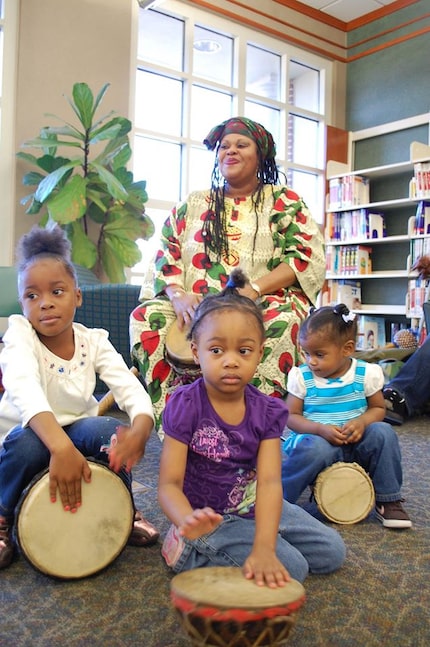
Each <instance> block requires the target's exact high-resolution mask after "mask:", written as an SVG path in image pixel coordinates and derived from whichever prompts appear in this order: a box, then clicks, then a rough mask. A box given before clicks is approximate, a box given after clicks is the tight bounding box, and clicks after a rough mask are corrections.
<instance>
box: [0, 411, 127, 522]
mask: <svg viewBox="0 0 430 647" xmlns="http://www.w3.org/2000/svg"><path fill="white" fill-rule="evenodd" d="M122 424H123V423H122V422H120V421H119V420H117V419H115V418H111V417H109V416H98V417H92V418H82V419H81V420H77V421H76V422H74V423H73V424H71V425H68V426H67V427H65V428H64V431H65V432H66V433H67V435H68V436H69V438H70V439H71V441H72V442H73V444H74V445H75V447H76V448H77V449H78V450H79V451H80V452H81V453H82V454H83V455H84V456H85V457H86V458H90V457H91V458H93V459H95V460H97V461H100V462H102V463H105V464H107V463H108V460H109V455H108V449H109V447H110V444H111V440H112V436H115V434H116V428H117V427H118V426H119V425H122ZM50 457H51V456H50V453H49V451H48V449H47V448H46V447H45V445H44V444H43V443H42V441H41V440H40V439H39V437H38V436H37V435H36V434H35V433H34V431H32V429H30V427H24V428H22V427H19V426H18V427H15V428H14V429H13V430H12V431H11V432H10V433H9V434H8V435H7V436H6V438H5V440H4V442H3V447H2V449H1V451H0V515H1V516H3V517H6V518H7V519H10V520H12V519H13V516H14V511H15V508H16V505H17V503H18V501H19V498H20V496H21V494H22V492H23V490H24V489H25V488H26V487H27V485H28V484H29V483H30V482H31V481H32V480H33V478H34V477H35V476H37V475H38V474H39V472H42V471H43V470H45V469H46V468H47V467H48V466H49V461H50ZM119 476H120V477H121V479H122V480H123V481H124V483H125V485H126V486H127V487H128V489H129V490H131V474H130V473H128V472H126V471H125V470H121V472H120V473H119Z"/></svg>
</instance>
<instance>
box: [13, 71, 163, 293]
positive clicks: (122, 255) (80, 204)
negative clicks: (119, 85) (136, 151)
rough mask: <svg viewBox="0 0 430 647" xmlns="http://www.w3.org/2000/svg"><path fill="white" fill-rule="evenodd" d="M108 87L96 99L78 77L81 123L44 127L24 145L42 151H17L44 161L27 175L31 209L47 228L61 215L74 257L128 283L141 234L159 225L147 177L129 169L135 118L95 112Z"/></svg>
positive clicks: (75, 95)
mask: <svg viewBox="0 0 430 647" xmlns="http://www.w3.org/2000/svg"><path fill="white" fill-rule="evenodd" d="M108 87H109V84H108V83H107V84H105V85H104V86H103V87H102V88H101V90H100V92H99V93H98V95H97V96H96V98H95V99H94V95H93V93H92V91H91V90H90V88H89V87H88V85H87V84H86V83H75V85H74V86H73V92H72V99H70V98H69V97H66V98H67V101H68V102H69V104H70V106H71V108H72V110H73V112H74V113H75V116H76V117H77V120H78V125H77V126H75V125H73V124H71V123H68V122H64V121H63V120H60V121H61V122H62V125H60V126H46V127H43V128H42V129H41V131H40V135H39V137H37V138H35V139H31V140H29V141H26V142H24V144H23V145H22V146H23V147H25V148H38V149H41V151H42V152H41V155H40V156H39V157H37V156H35V155H31V154H29V153H27V152H19V153H18V154H17V156H18V157H19V158H20V159H22V160H25V161H26V162H30V163H31V164H33V165H35V166H36V167H37V170H33V171H30V172H28V173H26V174H25V175H24V177H23V184H24V185H26V186H30V187H35V188H34V191H33V192H32V193H31V194H30V195H27V196H26V197H25V198H23V200H22V201H21V203H22V204H24V205H27V204H28V207H27V208H26V213H28V214H32V215H33V214H38V213H41V215H42V219H41V221H40V224H41V225H42V226H47V225H49V223H50V222H52V221H55V222H56V223H58V224H59V225H60V226H62V227H63V228H64V229H65V231H66V233H67V236H68V238H69V240H70V242H71V246H72V260H73V262H74V263H76V264H78V265H83V266H84V267H87V268H89V269H92V270H93V271H94V272H95V274H96V275H97V276H98V277H99V278H101V279H102V280H103V279H105V277H107V279H108V280H109V281H110V282H112V283H124V282H125V280H126V276H125V268H126V267H132V266H133V265H135V264H136V263H138V262H139V261H140V260H141V252H140V250H139V247H138V244H137V240H138V239H139V238H142V239H145V240H146V239H148V238H150V237H151V236H152V235H153V233H154V225H153V223H152V221H151V219H150V218H149V217H148V216H147V215H146V214H145V206H144V205H145V202H147V200H148V196H147V193H146V182H145V181H140V182H134V180H133V173H131V172H130V171H129V170H127V163H128V162H129V160H130V157H131V148H130V144H129V138H128V133H129V132H130V130H131V122H130V121H129V120H128V119H126V118H124V117H120V116H115V113H114V112H113V111H111V112H110V113H109V114H107V115H104V116H102V117H96V112H97V110H98V108H99V106H100V103H101V101H102V99H103V97H104V95H105V94H106V91H107V89H108ZM49 116H54V115H49ZM65 147H68V149H69V150H71V151H72V154H71V155H70V156H68V157H65V156H64V155H63V154H60V153H59V152H58V150H59V148H61V149H62V150H64V149H65Z"/></svg>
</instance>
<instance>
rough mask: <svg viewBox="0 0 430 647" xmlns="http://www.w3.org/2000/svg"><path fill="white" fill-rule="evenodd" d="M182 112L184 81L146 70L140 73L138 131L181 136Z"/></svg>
mask: <svg viewBox="0 0 430 647" xmlns="http://www.w3.org/2000/svg"><path fill="white" fill-rule="evenodd" d="M154 97H155V99H154ZM159 97H168V100H167V99H165V100H159V99H158V98H159ZM181 111H182V82H181V81H177V80H176V79H170V78H168V77H167V76H161V75H160V74H155V73H151V72H144V71H143V70H138V71H137V78H136V108H135V114H136V118H135V124H136V127H137V128H145V130H154V131H157V132H163V133H166V134H168V135H175V136H177V137H180V135H181V134H182V125H181V124H182V120H181Z"/></svg>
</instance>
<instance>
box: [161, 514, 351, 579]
mask: <svg viewBox="0 0 430 647" xmlns="http://www.w3.org/2000/svg"><path fill="white" fill-rule="evenodd" d="M254 536H255V521H254V519H244V518H242V517H238V516H234V515H225V516H224V521H223V522H222V523H221V524H220V525H219V526H217V528H215V530H213V531H212V532H210V533H208V534H207V535H203V536H202V537H199V538H198V539H193V540H192V541H191V540H189V539H186V540H185V547H184V550H183V552H182V554H181V556H180V557H179V559H178V561H177V562H176V564H175V566H174V571H176V572H177V573H179V572H181V571H188V570H190V569H192V568H200V567H202V566H238V567H241V566H243V564H244V563H245V560H246V558H247V557H248V556H249V554H250V552H251V550H252V546H253V543H254ZM276 554H277V556H278V558H279V560H280V561H281V562H282V563H283V564H284V566H285V568H286V569H287V570H288V572H289V573H290V575H291V577H293V578H294V579H296V580H298V581H299V582H303V581H304V579H305V578H306V576H307V575H308V573H309V572H310V573H330V572H331V571H334V570H336V569H338V568H339V567H340V566H342V564H343V562H344V560H345V554H346V549H345V544H344V543H343V540H342V538H341V537H340V535H339V534H338V533H337V531H336V530H334V529H333V528H330V527H329V526H326V525H324V524H323V523H321V522H320V521H318V520H317V519H315V517H312V516H311V515H310V514H309V513H308V512H306V511H305V510H303V508H301V507H299V506H297V505H292V504H290V503H288V502H287V501H284V503H283V507H282V515H281V520H280V524H279V531H278V538H277V543H276Z"/></svg>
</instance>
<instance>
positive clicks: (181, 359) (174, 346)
mask: <svg viewBox="0 0 430 647" xmlns="http://www.w3.org/2000/svg"><path fill="white" fill-rule="evenodd" d="M187 334H188V329H186V328H183V329H182V330H180V328H179V326H178V321H177V319H176V320H175V321H174V322H173V323H172V324H171V326H170V328H169V330H168V331H167V335H166V352H165V357H166V361H167V363H168V364H169V365H170V366H171V368H172V369H173V371H174V373H175V377H174V379H173V381H172V384H171V386H172V387H176V386H179V385H182V384H190V383H191V382H194V380H196V379H197V378H198V377H200V375H201V371H200V366H199V365H198V364H196V363H195V361H194V357H193V354H192V352H191V344H190V340H189V339H187Z"/></svg>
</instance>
